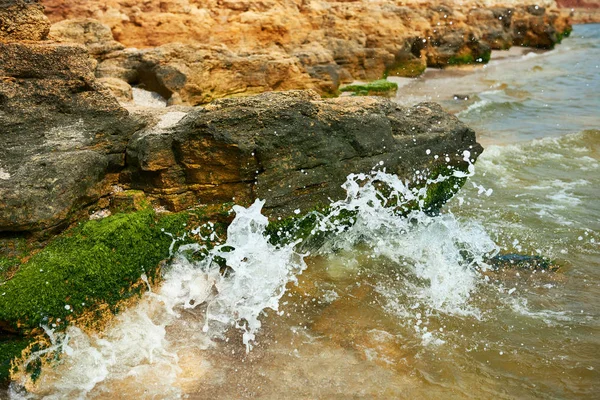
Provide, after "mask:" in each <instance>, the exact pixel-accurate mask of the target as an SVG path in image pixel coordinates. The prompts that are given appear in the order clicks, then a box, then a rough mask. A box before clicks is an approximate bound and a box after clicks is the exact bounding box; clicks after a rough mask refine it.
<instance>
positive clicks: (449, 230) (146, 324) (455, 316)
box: [11, 25, 600, 399]
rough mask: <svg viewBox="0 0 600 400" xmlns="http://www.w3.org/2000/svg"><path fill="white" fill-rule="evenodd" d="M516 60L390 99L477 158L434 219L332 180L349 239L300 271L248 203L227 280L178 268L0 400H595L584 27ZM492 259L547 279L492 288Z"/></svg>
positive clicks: (597, 177) (306, 257)
mask: <svg viewBox="0 0 600 400" xmlns="http://www.w3.org/2000/svg"><path fill="white" fill-rule="evenodd" d="M523 53H524V51H521V50H520V49H516V50H514V49H513V50H511V51H510V52H508V53H504V52H502V53H500V54H496V53H494V54H493V59H492V62H491V63H490V64H489V65H488V66H487V67H485V68H477V69H473V68H470V69H456V70H446V71H428V72H427V73H426V74H425V76H424V77H422V78H418V79H414V80H402V81H401V84H402V87H401V89H400V90H399V98H398V99H397V100H398V101H400V102H407V103H413V102H415V101H423V100H432V101H438V102H441V103H442V104H443V105H444V106H445V107H446V108H447V109H449V110H451V111H452V112H455V113H457V115H458V116H459V118H461V119H462V120H464V121H465V122H466V123H467V124H468V125H470V126H472V127H473V128H474V129H475V130H476V131H477V132H478V137H479V140H480V141H481V142H482V143H483V144H484V147H485V148H486V150H485V151H484V153H483V154H482V155H481V156H480V158H479V160H478V161H477V163H476V166H475V171H474V174H473V176H471V177H470V178H469V180H468V181H467V183H466V185H465V186H464V187H463V189H461V191H460V193H459V194H458V195H457V196H456V197H455V198H454V199H453V200H452V201H451V202H450V203H449V204H448V205H447V206H446V208H445V210H444V212H443V214H442V215H441V216H435V217H431V216H427V215H425V214H423V213H415V214H413V215H411V216H410V217H408V218H406V217H399V216H397V215H394V214H393V213H392V212H390V211H389V210H387V209H385V208H384V207H383V206H382V204H379V203H378V201H380V200H381V198H380V197H377V193H376V192H374V191H373V187H370V186H369V182H370V179H374V177H373V176H371V177H369V176H367V177H362V180H361V179H359V178H358V177H354V178H352V177H351V178H349V180H348V182H347V190H348V193H349V195H348V199H346V201H342V202H340V203H339V204H338V205H337V207H338V209H353V210H355V211H357V215H356V224H355V225H354V226H353V227H352V228H351V229H349V230H346V231H344V232H339V233H337V234H335V235H333V236H331V238H330V239H329V240H328V241H327V243H326V244H325V245H324V246H323V247H322V248H320V249H319V250H315V249H313V250H312V251H311V254H306V253H305V252H304V250H303V251H300V250H299V249H294V247H293V246H291V245H290V246H283V247H282V248H275V247H273V246H270V245H269V244H268V243H267V241H266V240H265V239H264V237H263V236H262V231H263V229H264V224H266V221H265V220H264V218H263V217H261V216H260V204H255V205H254V206H253V207H251V208H250V209H248V210H244V209H242V208H237V209H236V212H237V215H238V219H236V221H238V223H237V225H236V226H234V227H233V228H231V229H232V231H231V232H230V235H229V238H228V245H231V246H233V247H235V248H236V251H234V252H223V253H219V254H217V253H215V254H214V255H219V256H223V257H225V258H227V261H228V265H231V266H233V269H234V270H235V274H234V275H233V276H232V277H223V276H221V275H220V274H219V273H218V270H217V271H215V269H214V267H212V266H211V264H210V262H200V263H191V262H189V261H187V260H186V259H184V258H181V259H179V260H178V261H177V262H175V263H174V265H172V266H171V267H170V269H169V270H168V271H166V273H165V283H164V284H163V286H162V287H161V288H158V289H156V290H155V291H154V292H149V293H147V294H146V296H144V298H143V299H142V301H141V302H140V304H139V305H138V306H136V307H134V308H132V309H130V310H128V311H126V312H124V313H123V314H122V315H120V316H119V317H118V318H117V320H116V321H115V323H114V324H113V325H112V326H111V327H110V328H109V329H108V330H107V331H106V332H105V333H104V334H103V335H102V336H97V335H87V334H85V333H83V332H81V331H79V330H78V329H76V328H72V329H70V330H69V332H68V340H63V343H64V345H63V346H62V347H61V349H62V350H61V351H62V352H63V354H62V356H61V361H60V362H58V363H57V364H55V365H53V366H49V367H46V368H45V369H44V373H43V374H42V377H41V378H40V380H39V381H38V382H37V383H36V384H35V385H34V384H32V383H31V382H28V381H27V380H26V379H23V380H17V381H16V382H15V383H14V384H13V386H12V388H11V397H12V398H49V399H53V398H55V399H59V398H90V399H103V398H123V399H134V398H135V399H138V398H147V399H159V398H160V399H162V398H190V399H232V398H260V399H281V398H286V399H347V398H357V399H373V398H380V399H440V398H448V399H516V398H518V399H529V398H541V399H589V398H595V397H597V396H598V394H597V393H598V391H599V390H600V247H599V243H600V202H599V200H598V199H599V197H600V112H599V110H600V96H599V95H598V93H600V90H599V89H600V87H599V85H600V69H599V68H598V64H600V26H599V25H588V26H576V27H575V30H574V31H573V34H572V37H571V38H569V39H566V40H565V41H564V43H563V44H562V45H560V46H558V47H557V49H556V50H553V51H550V52H546V53H537V52H533V53H527V54H523ZM456 94H460V95H467V96H468V97H469V100H466V101H465V100H454V99H453V97H454V95H456ZM432 156H433V155H432ZM377 178H378V179H380V180H383V181H385V182H387V183H388V184H389V186H390V187H392V188H394V189H396V190H397V191H398V193H404V195H405V196H411V195H412V194H411V193H409V192H406V188H405V187H404V186H403V185H402V184H401V183H400V182H397V181H394V179H393V177H391V176H387V175H385V174H382V173H380V175H378V177H377ZM358 181H361V182H363V183H364V182H365V181H366V182H367V185H366V186H363V188H359V187H358V185H355V183H356V182H358ZM378 199H379V200H378ZM334 209H335V207H334ZM323 224H324V226H325V225H327V219H325V221H324V222H323ZM330 227H331V226H330ZM499 252H500V253H520V254H532V255H542V256H547V257H549V258H551V259H552V260H553V263H554V264H555V265H558V266H559V267H560V269H559V271H558V272H543V271H536V272H534V271H529V270H504V271H493V270H491V269H489V268H488V267H487V265H486V263H485V260H486V259H487V257H489V256H492V255H495V254H497V253H499ZM254 278H256V279H254ZM58 342H60V340H59V339H57V343H58ZM22 386H25V387H27V388H28V389H29V390H30V393H26V392H25V391H23V389H22Z"/></svg>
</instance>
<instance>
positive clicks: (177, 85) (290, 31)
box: [43, 0, 568, 105]
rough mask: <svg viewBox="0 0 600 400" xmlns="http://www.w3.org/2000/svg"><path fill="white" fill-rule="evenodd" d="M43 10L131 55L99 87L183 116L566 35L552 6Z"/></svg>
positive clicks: (307, 4)
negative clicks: (90, 28) (84, 21)
mask: <svg viewBox="0 0 600 400" xmlns="http://www.w3.org/2000/svg"><path fill="white" fill-rule="evenodd" d="M43 2H44V4H45V5H46V12H47V14H48V16H49V17H50V19H51V20H52V21H62V20H64V19H68V18H81V17H85V18H94V19H97V20H98V21H100V22H101V23H103V24H105V25H107V26H108V27H109V28H110V29H111V30H112V33H113V35H114V38H115V39H116V40H117V41H118V42H120V43H122V44H123V45H125V46H127V47H130V48H138V49H141V50H131V49H128V50H126V51H121V52H116V53H114V52H113V53H110V54H106V55H102V56H101V57H100V61H102V63H101V64H100V65H99V69H98V73H97V74H98V76H102V77H106V76H110V77H117V78H120V79H124V80H126V81H127V82H129V83H130V84H133V85H135V84H140V83H141V84H143V85H144V86H146V87H148V88H150V89H152V90H155V91H158V92H159V93H161V94H162V95H163V96H165V97H166V98H169V97H170V96H172V95H173V93H176V94H177V96H175V98H174V100H172V101H171V103H174V104H178V103H181V102H183V103H186V104H191V105H195V104H201V103H206V102H209V101H211V100H213V99H216V98H220V97H230V96H238V95H248V94H254V93H258V92H262V91H270V90H285V89H293V88H296V89H306V88H311V89H315V90H317V91H318V92H319V93H320V94H322V95H336V94H337V89H338V87H339V86H340V84H341V83H348V82H351V81H353V80H375V79H380V78H382V77H383V76H386V75H398V76H416V75H419V74H420V73H421V72H422V71H423V70H424V68H425V67H426V66H430V67H445V66H447V65H452V64H462V63H477V62H487V60H488V58H489V54H490V50H491V49H503V48H508V47H510V46H511V45H513V44H522V45H528V46H532V47H542V48H551V47H553V46H554V43H556V42H558V41H560V38H561V37H562V33H563V32H564V30H566V29H567V27H568V22H567V17H566V16H565V15H564V14H561V13H560V12H559V11H558V10H557V9H556V7H555V6H554V3H553V2H552V1H542V2H538V3H537V4H539V5H537V6H534V5H533V3H532V4H531V6H527V5H522V3H520V2H516V1H510V0H506V1H503V2H499V1H490V0H488V1H482V2H475V1H458V2H452V3H441V2H419V1H410V2H405V1H366V0H357V1H333V0H330V1H323V0H321V1H308V0H261V1H249V0H160V1H159V0H148V1H144V2H143V3H140V2H136V1H130V0H99V1H95V2H91V3H90V2H89V1H86V0H73V1H69V2H68V3H67V2H64V1H62V0H60V1H59V0H43ZM535 7H537V8H535ZM61 24H66V25H68V26H70V27H72V26H73V24H74V23H73V22H61ZM53 29H54V28H53ZM72 31H75V29H74V28H72ZM86 37H87V36H86ZM109 42H110V40H107V41H106V43H109ZM79 43H81V41H79ZM92 52H93V51H92Z"/></svg>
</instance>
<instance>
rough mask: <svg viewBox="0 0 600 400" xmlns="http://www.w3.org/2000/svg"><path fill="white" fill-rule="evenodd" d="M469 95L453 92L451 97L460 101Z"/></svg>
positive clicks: (466, 98)
mask: <svg viewBox="0 0 600 400" xmlns="http://www.w3.org/2000/svg"><path fill="white" fill-rule="evenodd" d="M470 97H471V96H469V95H468V94H455V95H453V96H452V98H453V99H454V100H462V101H467V100H469V98H470Z"/></svg>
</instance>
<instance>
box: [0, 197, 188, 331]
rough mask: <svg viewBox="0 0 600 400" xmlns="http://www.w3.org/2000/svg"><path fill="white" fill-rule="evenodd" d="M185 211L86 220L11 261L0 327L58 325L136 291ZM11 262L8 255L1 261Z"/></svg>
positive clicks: (0, 292) (0, 302) (1, 289)
mask: <svg viewBox="0 0 600 400" xmlns="http://www.w3.org/2000/svg"><path fill="white" fill-rule="evenodd" d="M184 221H185V216H183V215H176V216H166V217H160V218H159V217H157V216H156V215H155V214H154V212H153V211H152V210H148V209H147V210H143V211H138V212H136V213H131V214H117V215H114V216H111V217H108V218H105V219H101V220H93V221H88V222H86V223H83V224H81V225H80V226H78V227H76V228H74V229H72V230H70V231H68V232H66V233H65V234H63V235H61V236H60V237H58V238H56V239H55V240H53V241H52V242H51V243H50V244H48V246H46V248H44V249H43V250H42V251H40V252H39V253H37V254H34V255H32V256H31V257H30V258H28V259H26V261H25V262H23V263H22V264H21V265H17V266H14V265H13V268H16V271H14V272H13V274H12V277H11V278H10V279H8V280H5V281H3V282H2V284H1V286H0V327H1V328H2V329H4V330H6V331H13V332H23V333H27V332H31V331H32V330H35V329H36V328H39V326H40V325H41V324H49V325H50V324H52V325H60V324H61V323H65V322H66V321H68V320H70V319H72V318H74V317H76V316H78V315H80V314H81V313H83V312H84V311H87V310H90V309H91V308H93V307H96V306H98V305H100V304H106V305H108V306H109V307H112V306H115V305H116V304H117V303H118V302H119V301H120V300H122V299H123V298H124V297H127V296H130V295H132V294H133V293H135V290H132V289H131V288H132V287H133V286H134V284H135V283H136V282H138V281H139V280H140V277H141V275H142V274H146V275H147V276H148V277H150V278H152V277H154V276H156V273H157V265H158V263H159V262H160V261H161V260H163V259H165V258H167V257H168V256H169V247H170V246H171V243H172V240H173V239H172V237H171V236H169V235H167V234H166V233H165V232H172V233H174V234H177V233H181V230H182V227H183V223H184ZM5 264H10V261H5Z"/></svg>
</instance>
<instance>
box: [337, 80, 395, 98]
mask: <svg viewBox="0 0 600 400" xmlns="http://www.w3.org/2000/svg"><path fill="white" fill-rule="evenodd" d="M397 90H398V84H397V83H395V82H390V81H387V80H385V79H379V80H377V81H373V82H369V83H365V84H356V85H347V86H344V87H341V88H340V91H341V92H352V93H353V94H354V95H355V96H373V95H375V96H381V95H391V94H394V93H395V92H396V91H397Z"/></svg>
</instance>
